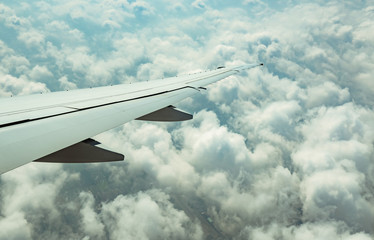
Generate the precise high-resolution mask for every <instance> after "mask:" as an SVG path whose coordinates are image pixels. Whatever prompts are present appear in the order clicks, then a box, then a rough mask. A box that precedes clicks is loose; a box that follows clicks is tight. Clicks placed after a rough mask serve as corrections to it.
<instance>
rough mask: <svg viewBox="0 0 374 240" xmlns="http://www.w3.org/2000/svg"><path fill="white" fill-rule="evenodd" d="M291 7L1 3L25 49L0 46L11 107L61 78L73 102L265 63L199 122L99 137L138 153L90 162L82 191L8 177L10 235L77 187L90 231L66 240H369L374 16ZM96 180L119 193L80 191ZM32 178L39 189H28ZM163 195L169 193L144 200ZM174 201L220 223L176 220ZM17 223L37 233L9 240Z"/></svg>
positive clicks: (209, 99) (137, 127)
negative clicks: (84, 92) (121, 85)
mask: <svg viewBox="0 0 374 240" xmlns="http://www.w3.org/2000/svg"><path fill="white" fill-rule="evenodd" d="M279 4H280V3H278V2H274V3H273V4H270V3H269V4H267V3H263V2H261V1H244V2H243V3H242V4H240V3H234V2H230V3H222V4H221V5H220V6H219V8H221V9H218V7H217V5H216V2H215V1H194V2H192V3H190V4H185V3H184V2H183V3H182V2H180V1H178V2H172V3H170V2H169V1H155V2H152V3H145V2H143V1H133V2H131V3H130V2H128V1H104V2H100V3H87V2H83V1H67V2H63V3H42V2H39V3H38V4H36V5H35V6H36V8H35V7H34V5H28V6H26V5H20V7H16V6H15V5H11V4H10V3H4V4H1V5H0V9H1V10H0V12H1V13H2V15H0V19H2V20H3V28H4V29H8V28H9V29H12V31H13V32H12V31H9V34H13V35H11V36H13V39H15V42H10V41H9V39H7V38H5V37H4V38H2V39H1V42H0V55H1V57H2V59H1V61H2V62H1V63H2V64H1V66H0V89H1V90H0V94H1V95H3V96H9V95H10V94H26V93H30V92H39V91H48V89H47V88H46V86H45V84H44V83H36V82H32V81H30V80H37V81H43V82H47V81H46V79H59V80H58V81H52V82H47V83H48V84H49V85H48V87H51V89H52V88H54V89H56V90H57V89H62V90H65V89H72V88H76V87H78V88H79V87H83V86H86V87H87V86H92V85H93V86H95V85H105V84H109V83H112V82H116V83H118V82H126V81H139V80H149V79H154V78H160V77H164V76H172V75H177V74H181V73H190V72H193V71H199V70H205V69H206V68H214V67H217V66H219V65H225V64H226V65H234V64H242V63H249V62H260V61H262V62H264V63H265V66H264V67H263V68H256V69H252V70H250V71H248V72H247V73H243V74H240V75H237V76H233V77H231V78H230V79H226V80H225V81H223V82H219V83H217V84H216V85H213V86H209V87H208V89H209V90H208V92H207V94H205V95H201V96H196V97H194V98H191V99H188V100H187V101H185V102H182V103H181V104H180V106H181V107H182V108H186V109H187V110H190V111H191V112H194V111H199V112H198V113H196V114H195V116H194V117H195V119H194V120H192V121H189V122H184V123H181V124H150V123H144V122H130V123H127V124H125V125H124V126H123V127H122V128H118V129H116V130H113V131H110V132H107V133H104V134H102V135H101V136H99V138H101V139H100V140H102V141H103V142H104V143H107V144H108V145H110V146H113V147H114V148H116V149H119V150H121V151H122V152H123V153H124V154H125V155H126V163H127V165H126V166H124V164H121V163H119V164H113V165H89V170H87V168H85V170H81V169H80V170H79V171H82V172H83V171H86V172H85V174H83V175H82V176H81V178H82V184H77V186H71V185H68V181H67V179H70V178H69V177H66V176H65V177H63V176H64V173H62V172H61V171H60V170H58V169H54V170H51V169H48V167H46V171H51V172H52V173H53V174H56V175H57V176H60V177H57V178H58V179H59V180H51V181H50V182H51V183H49V184H48V183H46V179H47V180H49V179H50V176H49V175H48V174H47V177H46V178H42V177H43V176H44V177H45V176H46V174H45V173H40V172H37V173H35V174H34V173H32V171H31V172H23V174H24V175H25V177H24V178H23V180H22V181H21V180H12V178H4V177H2V181H3V185H4V188H2V191H4V192H3V194H2V200H3V205H2V209H3V210H2V211H5V210H4V209H6V207H9V209H12V210H14V211H13V215H12V213H11V212H7V211H5V212H6V215H4V216H5V217H4V218H3V219H2V220H0V225H2V226H4V227H7V228H8V229H10V230H9V236H11V237H12V236H24V237H25V238H27V237H30V236H31V235H32V234H33V231H34V230H35V229H36V228H37V227H38V226H39V224H40V222H38V220H37V219H38V215H36V217H34V218H31V217H30V216H32V215H31V214H30V213H29V212H27V211H26V210H25V209H36V210H40V211H43V210H46V209H50V208H56V205H55V202H54V201H55V199H56V195H58V194H61V195H59V200H61V199H65V198H66V197H67V196H72V195H69V194H68V193H66V192H63V193H59V189H61V188H62V187H63V186H69V188H70V190H71V191H75V192H78V194H76V195H77V196H80V198H78V199H75V200H74V199H73V200H71V201H70V202H69V204H67V203H66V202H64V200H61V201H62V202H64V203H65V205H64V204H62V205H61V206H64V210H65V211H66V212H69V211H75V212H76V213H77V216H76V215H73V216H70V217H71V218H69V219H70V220H74V221H75V223H77V224H76V225H77V226H79V227H78V228H77V229H70V231H66V233H65V235H64V234H61V235H58V236H60V238H63V237H65V238H68V237H70V238H83V237H85V236H86V237H93V238H95V236H104V235H105V234H109V235H110V237H112V238H121V237H124V236H133V237H138V238H152V237H153V238H178V237H180V238H202V237H203V235H202V234H203V233H202V231H208V230H207V229H208V227H206V226H208V225H209V226H214V228H216V229H218V230H219V231H221V232H222V233H223V234H225V236H227V237H229V238H235V237H236V238H242V239H252V238H253V239H281V238H285V239H326V238H328V239H336V238H341V239H370V238H371V237H372V235H373V230H372V227H371V226H372V225H373V222H372V219H374V217H373V216H374V213H373V211H372V209H373V206H374V202H373V199H374V196H373V193H372V192H373V191H372V189H373V185H374V178H373V176H374V165H373V163H372V159H373V156H374V150H373V141H374V140H373V139H374V129H373V126H374V122H373V119H374V117H373V114H374V113H373V111H372V107H371V106H372V104H373V99H374V98H373V94H372V92H373V81H372V76H373V74H374V73H373V69H374V67H373V66H374V59H373V54H372V52H373V44H372V41H373V37H372V32H373V31H372V28H373V27H372V26H374V24H373V20H372V19H373V17H372V15H373V8H372V7H371V6H369V4H368V3H365V2H357V1H356V2H354V3H348V2H346V3H342V2H338V1H333V2H329V3H323V2H319V3H315V2H313V3H310V2H308V1H303V2H300V3H297V4H294V3H291V1H289V2H288V3H282V6H279ZM6 5H8V6H12V7H7V6H6ZM216 7H217V9H216ZM13 8H14V9H13ZM35 9H37V11H31V10H35ZM164 9H173V10H172V11H165V10H164ZM202 10H203V11H202ZM221 10H222V11H221ZM26 15H27V16H28V17H27V18H26V17H24V16H26ZM4 36H5V35H4ZM0 38H1V37H0ZM25 46H26V48H25ZM27 47H28V48H27ZM25 49H27V50H25ZM28 77H29V78H30V79H29V78H28ZM50 85H51V86H50ZM204 108H206V109H208V110H201V109H204ZM40 168H42V167H40ZM72 169H74V168H73V167H71V169H70V170H69V171H73V170H72ZM77 169H79V167H77ZM39 171H40V170H39ZM66 171H68V170H66ZM77 171H78V170H77ZM93 171H97V173H98V174H97V175H95V177H94V178H92V179H93V180H94V181H96V180H97V181H99V180H101V181H102V182H111V183H113V184H114V185H113V189H112V188H111V189H112V190H113V192H110V194H108V198H107V199H104V200H103V199H102V196H101V195H100V191H99V190H98V191H94V190H95V189H84V190H81V189H79V190H77V188H85V187H88V186H87V185H89V184H86V183H85V182H84V181H83V180H84V179H86V178H87V179H89V176H90V174H92V173H91V172H93ZM95 173H96V172H95ZM8 174H10V175H13V176H15V177H14V178H15V179H20V178H21V177H20V176H19V174H17V172H16V171H15V172H10V173H8ZM10 175H9V176H10ZM36 175H38V176H39V175H41V176H42V177H41V178H38V177H37V176H36ZM30 176H31V178H32V179H34V178H36V179H37V180H35V181H31V183H29V184H27V182H28V181H29V178H30ZM61 176H62V177H61ZM57 178H56V179H57ZM87 179H86V180H87ZM92 179H90V180H92ZM88 182H91V181H88ZM39 185H40V186H39ZM154 186H157V187H159V188H161V189H162V190H148V191H147V189H149V188H153V187H154ZM11 187H14V191H10V190H9V189H12V188H11ZM95 187H96V188H101V187H102V186H101V185H100V184H98V185H97V186H95ZM25 188H27V189H25ZM28 188H29V189H30V190H29V189H28ZM6 189H8V190H9V191H8V190H6ZM118 189H120V190H118ZM123 189H126V190H123ZM32 191H35V193H37V194H39V195H41V196H45V197H46V198H47V199H48V201H47V202H46V205H45V207H44V206H41V204H39V203H37V202H35V201H34V200H28V199H26V200H25V199H24V198H21V196H24V195H25V194H26V195H28V196H29V195H30V196H32V197H35V198H36V199H39V196H34V195H33V194H32ZM44 191H46V192H47V193H44ZM89 191H91V193H89ZM124 192H126V193H129V194H128V195H126V196H125V195H123V194H124ZM164 192H167V193H168V194H165V193H164ZM79 193H81V194H80V195H79ZM111 194H113V195H111ZM175 194H180V195H183V196H185V198H186V201H187V202H188V204H191V205H192V206H194V207H196V206H198V207H200V208H201V209H202V211H206V214H207V216H209V217H210V219H211V220H212V223H210V224H208V225H204V222H198V221H197V220H196V221H195V220H194V219H193V218H191V217H190V215H188V214H191V213H189V211H188V210H185V212H183V211H182V210H177V208H178V207H180V206H178V207H177V206H175V207H174V206H173V204H172V202H173V199H172V198H173V196H174V195H175ZM109 195H110V196H109ZM169 196H170V198H169ZM196 199H197V200H196ZM11 200H12V201H11ZM66 201H69V200H66ZM196 202H198V203H199V204H196ZM194 204H195V205H194ZM100 205H102V209H101V210H100ZM72 209H73V210H72ZM9 211H10V210H9ZM2 213H3V212H2ZM3 214H4V213H3ZM61 214H63V211H58V210H54V211H53V215H54V216H57V217H56V218H58V216H60V215H61ZM187 215H188V217H187ZM192 215H193V214H192ZM195 217H196V218H198V219H201V216H200V215H195ZM16 220H17V222H15V221H16ZM135 220H137V221H135ZM89 223H93V224H92V226H96V228H94V227H90V226H91V225H90V224H89ZM199 225H200V226H199ZM18 226H22V227H23V228H22V229H24V231H23V232H22V231H19V232H14V231H13V230H12V229H15V228H16V227H18ZM201 226H204V227H201ZM60 227H65V228H68V226H67V224H66V223H61V224H59V228H60ZM131 227H132V228H131ZM68 229H69V228H68ZM133 229H135V230H133ZM132 230H133V231H132ZM64 231H65V229H64ZM72 232H74V233H75V234H76V235H74V234H72ZM17 234H20V235H17ZM30 234H31V235H30ZM204 234H207V233H206V232H204ZM66 236H68V237H66ZM204 236H206V235H204ZM7 237H8V236H7Z"/></svg>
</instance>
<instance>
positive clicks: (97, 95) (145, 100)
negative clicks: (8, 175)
mask: <svg viewBox="0 0 374 240" xmlns="http://www.w3.org/2000/svg"><path fill="white" fill-rule="evenodd" d="M259 65H262V64H248V65H241V66H235V67H220V68H218V69H216V70H213V71H207V72H202V73H197V74H189V75H185V76H180V77H172V78H166V79H160V80H154V81H147V82H138V83H133V84H122V85H115V86H107V87H98V88H91V89H78V90H72V91H64V92H53V93H45V94H37V95H29V96H19V97H11V98H4V99H0V174H2V173H4V172H7V171H10V170H12V169H14V168H16V167H19V166H21V165H24V164H26V163H29V162H32V161H38V162H102V161H119V160H123V155H122V154H118V153H115V152H113V151H110V150H108V149H106V148H105V147H102V146H101V145H100V143H98V142H96V141H94V140H92V139H90V137H92V136H95V135H97V134H99V133H101V132H104V131H107V130H109V129H111V128H114V127H117V126H119V125H122V124H124V123H125V122H128V121H131V120H133V119H138V120H148V121H182V120H188V119H191V118H192V116H191V115H189V114H188V113H185V112H182V111H180V110H178V109H176V108H175V107H173V105H174V104H175V103H177V102H179V101H181V100H183V99H184V98H187V97H189V96H192V95H194V94H196V93H198V92H199V91H200V90H202V89H205V88H204V86H206V85H208V84H210V83H213V82H216V81H218V80H221V79H223V78H226V77H228V76H230V75H233V74H236V73H238V72H240V71H242V70H245V69H250V68H253V67H256V66H259Z"/></svg>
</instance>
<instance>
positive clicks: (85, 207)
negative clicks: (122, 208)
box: [79, 192, 104, 238]
mask: <svg viewBox="0 0 374 240" xmlns="http://www.w3.org/2000/svg"><path fill="white" fill-rule="evenodd" d="M79 198H80V199H81V202H82V208H81V209H80V213H81V215H82V224H83V229H84V232H85V233H87V234H88V235H89V236H90V237H94V238H102V237H103V236H104V225H103V224H102V223H101V221H100V219H99V216H98V215H97V214H96V212H95V210H94V209H93V207H94V201H95V199H94V197H93V196H92V194H91V193H87V192H81V193H80V194H79Z"/></svg>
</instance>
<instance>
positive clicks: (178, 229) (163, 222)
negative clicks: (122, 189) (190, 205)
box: [102, 190, 202, 239]
mask: <svg viewBox="0 0 374 240" xmlns="http://www.w3.org/2000/svg"><path fill="white" fill-rule="evenodd" d="M102 218H103V221H104V222H105V224H106V226H107V228H108V232H109V237H110V238H111V239H123V238H128V239H151V238H152V239H153V238H157V239H161V238H162V239H176V238H177V239H201V238H202V230H201V228H200V227H199V225H197V224H196V223H193V222H191V221H190V220H189V219H188V217H187V216H186V215H185V213H184V212H182V211H179V210H176V209H175V208H173V206H172V204H171V203H170V202H169V199H168V196H167V195H165V194H164V193H162V192H160V191H158V190H152V191H149V192H145V193H143V192H139V193H138V194H137V195H136V196H122V195H119V196H118V197H116V199H114V200H113V202H110V203H106V204H103V206H102Z"/></svg>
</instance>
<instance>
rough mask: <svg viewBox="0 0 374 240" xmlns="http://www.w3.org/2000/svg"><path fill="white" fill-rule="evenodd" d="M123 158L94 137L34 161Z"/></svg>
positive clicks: (87, 160) (56, 161)
mask: <svg viewBox="0 0 374 240" xmlns="http://www.w3.org/2000/svg"><path fill="white" fill-rule="evenodd" d="M123 159H124V156H123V155H122V154H120V153H116V152H113V151H111V150H108V149H105V147H103V146H102V145H101V143H99V142H97V141H95V140H93V139H87V140H84V141H82V142H79V143H77V144H74V145H72V146H70V147H67V148H64V149H61V150H59V151H57V152H54V153H52V154H49V155H47V156H45V157H42V158H39V159H37V160H35V161H34V162H50V163H94V162H113V161H122V160H123Z"/></svg>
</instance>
